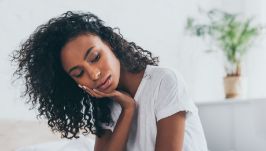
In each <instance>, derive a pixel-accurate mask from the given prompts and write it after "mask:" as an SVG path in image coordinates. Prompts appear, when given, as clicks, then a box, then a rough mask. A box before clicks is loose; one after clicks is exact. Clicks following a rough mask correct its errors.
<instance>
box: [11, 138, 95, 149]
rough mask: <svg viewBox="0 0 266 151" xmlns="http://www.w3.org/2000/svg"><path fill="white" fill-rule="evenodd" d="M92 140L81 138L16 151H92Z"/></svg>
mask: <svg viewBox="0 0 266 151" xmlns="http://www.w3.org/2000/svg"><path fill="white" fill-rule="evenodd" d="M93 146H94V140H93V139H92V138H88V137H84V136H81V137H80V138H78V139H72V140H61V141H54V142H49V143H43V144H36V145H31V146H26V147H21V148H19V149H17V150H16V151H93Z"/></svg>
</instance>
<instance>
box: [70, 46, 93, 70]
mask: <svg viewBox="0 0 266 151" xmlns="http://www.w3.org/2000/svg"><path fill="white" fill-rule="evenodd" d="M93 48H94V47H90V48H89V49H88V50H87V51H86V53H85V55H84V57H83V60H86V58H87V57H88V55H89V54H90V52H91V50H92V49H93ZM77 68H78V66H74V67H72V68H70V69H69V70H68V73H69V74H70V73H71V72H72V71H73V70H75V69H77Z"/></svg>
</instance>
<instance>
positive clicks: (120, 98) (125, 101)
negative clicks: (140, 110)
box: [79, 85, 136, 110]
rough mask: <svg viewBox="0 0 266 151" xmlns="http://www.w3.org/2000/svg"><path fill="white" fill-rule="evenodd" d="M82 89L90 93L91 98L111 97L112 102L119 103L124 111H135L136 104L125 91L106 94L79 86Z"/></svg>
mask: <svg viewBox="0 0 266 151" xmlns="http://www.w3.org/2000/svg"><path fill="white" fill-rule="evenodd" d="M79 87H80V88H82V89H83V90H84V91H86V92H87V93H89V94H90V95H91V96H93V97H96V98H103V97H109V98H111V99H112V100H114V101H116V102H117V103H119V104H120V105H121V107H122V109H123V110H132V109H133V110H135V108H136V102H135V100H134V99H133V98H132V97H131V96H130V95H129V94H128V93H126V92H124V91H117V90H113V91H112V92H110V93H104V92H101V91H99V90H97V89H90V88H88V87H86V86H81V85H79Z"/></svg>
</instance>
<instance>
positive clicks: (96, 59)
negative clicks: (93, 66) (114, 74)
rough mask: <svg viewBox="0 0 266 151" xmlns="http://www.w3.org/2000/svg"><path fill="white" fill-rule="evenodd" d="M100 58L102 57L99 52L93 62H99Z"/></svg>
mask: <svg viewBox="0 0 266 151" xmlns="http://www.w3.org/2000/svg"><path fill="white" fill-rule="evenodd" d="M99 59H100V55H99V54H98V53H97V54H96V55H95V57H94V58H93V60H92V61H91V63H95V62H97V61H98V60H99Z"/></svg>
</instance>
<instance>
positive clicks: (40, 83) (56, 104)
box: [11, 11, 159, 139]
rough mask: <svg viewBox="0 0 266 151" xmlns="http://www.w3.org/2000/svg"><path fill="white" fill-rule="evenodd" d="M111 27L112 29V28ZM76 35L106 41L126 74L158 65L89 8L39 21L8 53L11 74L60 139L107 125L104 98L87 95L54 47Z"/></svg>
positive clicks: (95, 131) (97, 130)
mask: <svg viewBox="0 0 266 151" xmlns="http://www.w3.org/2000/svg"><path fill="white" fill-rule="evenodd" d="M116 30H117V31H118V32H116ZM81 34H93V35H96V36H98V37H100V39H101V40H103V41H104V42H107V43H108V44H109V45H110V46H111V48H112V51H113V53H114V54H115V56H116V57H117V58H118V59H119V61H120V63H121V65H122V66H123V67H124V68H125V69H126V70H127V71H129V72H132V73H138V72H140V71H142V70H144V69H145V68H146V66H147V65H148V64H149V65H156V66H157V65H158V63H159V59H158V57H153V56H152V53H151V52H150V51H147V50H144V49H142V48H141V47H140V46H138V45H136V44H135V43H134V42H128V41H127V40H125V39H124V38H123V36H122V35H121V34H120V32H119V28H111V27H109V26H105V25H104V22H103V21H102V20H101V19H99V18H98V17H97V16H96V15H94V14H92V13H90V12H72V11H67V12H65V13H63V14H62V15H60V16H59V17H56V18H52V19H50V20H49V21H48V22H47V23H45V24H42V25H40V26H39V27H37V29H36V30H35V31H34V32H33V33H32V34H31V35H30V36H29V38H28V39H27V40H26V41H24V42H23V43H22V44H21V47H20V48H19V49H18V50H14V52H13V53H12V56H11V57H12V59H11V60H12V62H15V63H16V64H17V66H18V67H17V69H16V70H15V72H14V76H17V77H18V79H19V78H23V79H24V80H25V91H24V92H23V96H27V95H28V96H29V99H28V100H27V101H26V102H27V103H30V104H31V105H32V108H37V109H38V112H39V113H38V116H37V117H44V118H46V119H48V125H49V126H50V127H51V129H52V131H53V132H60V134H61V137H62V138H68V139H71V138H78V135H79V134H80V132H82V134H84V135H86V134H88V133H89V132H91V133H92V134H96V135H97V136H99V137H100V136H101V135H102V134H103V132H104V131H103V128H102V127H101V123H106V124H107V125H108V124H113V120H112V118H111V114H110V113H111V109H110V104H111V103H112V101H111V99H110V98H101V101H96V99H97V98H94V97H91V96H89V95H88V94H87V93H86V92H85V91H83V90H82V89H80V88H79V87H78V86H77V84H76V83H75V82H74V80H73V79H72V78H71V77H70V76H69V75H68V74H67V73H66V72H65V71H64V70H63V67H62V64H61V62H60V51H61V49H62V48H63V47H64V45H65V44H66V43H67V42H69V41H70V40H71V39H73V38H75V37H77V36H79V35H81Z"/></svg>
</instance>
